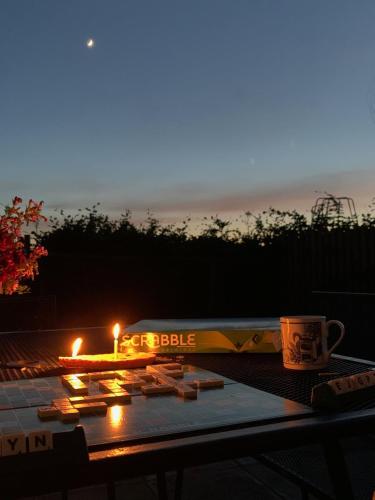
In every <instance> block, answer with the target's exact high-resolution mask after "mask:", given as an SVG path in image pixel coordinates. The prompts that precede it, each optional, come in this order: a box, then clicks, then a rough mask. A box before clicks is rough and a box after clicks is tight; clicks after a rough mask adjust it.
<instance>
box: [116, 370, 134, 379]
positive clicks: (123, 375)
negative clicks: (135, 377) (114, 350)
mask: <svg viewBox="0 0 375 500" xmlns="http://www.w3.org/2000/svg"><path fill="white" fill-rule="evenodd" d="M115 373H116V379H120V380H125V379H126V378H127V377H131V376H132V375H131V374H130V373H129V371H128V370H116V372H115Z"/></svg>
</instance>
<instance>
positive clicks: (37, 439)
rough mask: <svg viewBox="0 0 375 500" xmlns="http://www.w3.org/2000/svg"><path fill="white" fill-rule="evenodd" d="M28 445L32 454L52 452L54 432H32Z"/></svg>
mask: <svg viewBox="0 0 375 500" xmlns="http://www.w3.org/2000/svg"><path fill="white" fill-rule="evenodd" d="M28 443H29V451H30V452H35V451H46V450H52V449H53V439H52V432H51V431H43V430H41V431H33V432H30V433H29V436H28Z"/></svg>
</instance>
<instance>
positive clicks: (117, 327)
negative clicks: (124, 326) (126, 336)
mask: <svg viewBox="0 0 375 500" xmlns="http://www.w3.org/2000/svg"><path fill="white" fill-rule="evenodd" d="M112 332H113V336H114V337H115V339H118V336H119V335H120V323H116V324H115V325H114V326H113V329H112Z"/></svg>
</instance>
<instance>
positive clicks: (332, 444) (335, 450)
mask: <svg viewBox="0 0 375 500" xmlns="http://www.w3.org/2000/svg"><path fill="white" fill-rule="evenodd" d="M322 444H323V449H324V455H325V459H326V463H327V468H328V473H329V476H330V479H331V482H332V486H333V491H334V494H335V497H336V498H337V499H338V500H354V495H353V489H352V484H351V481H350V478H349V471H348V468H347V465H346V461H345V456H344V451H343V449H342V446H341V444H340V443H339V441H338V440H337V439H330V440H328V441H326V442H324V443H322Z"/></svg>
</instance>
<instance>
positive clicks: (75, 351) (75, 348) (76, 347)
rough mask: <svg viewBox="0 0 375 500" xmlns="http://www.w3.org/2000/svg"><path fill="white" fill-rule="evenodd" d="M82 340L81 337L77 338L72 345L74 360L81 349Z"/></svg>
mask: <svg viewBox="0 0 375 500" xmlns="http://www.w3.org/2000/svg"><path fill="white" fill-rule="evenodd" d="M82 342H83V341H82V339H81V337H78V339H75V341H74V342H73V344H72V358H75V357H76V356H77V355H78V352H79V350H80V349H81V345H82Z"/></svg>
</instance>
